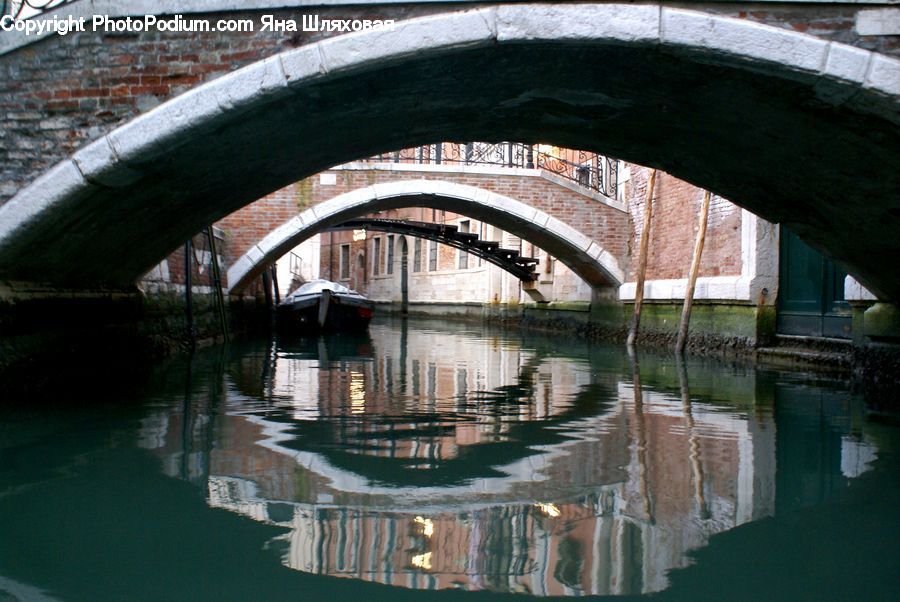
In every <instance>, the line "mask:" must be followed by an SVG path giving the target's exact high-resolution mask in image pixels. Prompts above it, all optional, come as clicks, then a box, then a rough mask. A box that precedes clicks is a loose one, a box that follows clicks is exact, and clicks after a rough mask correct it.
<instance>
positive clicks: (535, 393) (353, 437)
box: [241, 326, 615, 500]
mask: <svg viewBox="0 0 900 602" xmlns="http://www.w3.org/2000/svg"><path fill="white" fill-rule="evenodd" d="M370 331H371V333H372V335H371V348H372V349H375V350H377V352H376V353H374V354H373V355H371V356H365V355H361V354H360V353H359V352H358V350H359V349H360V347H361V346H363V345H362V343H361V342H360V341H359V340H358V339H353V338H349V339H348V338H346V337H340V338H339V339H338V338H330V339H325V338H322V339H308V340H304V341H295V342H292V343H291V344H289V345H287V346H283V347H281V348H280V351H279V352H278V353H277V354H272V353H263V354H257V355H256V356H255V357H257V358H258V360H259V361H261V362H265V363H266V366H265V367H262V366H260V370H261V372H262V373H268V374H269V375H270V382H269V383H268V384H266V385H265V386H263V387H256V386H254V385H255V384H257V383H256V382H254V381H249V384H250V385H251V389H250V390H248V391H246V393H247V394H248V396H255V395H258V394H259V393H260V392H262V391H263V390H265V391H268V392H269V394H270V399H273V400H275V401H276V402H277V403H275V404H273V405H271V406H270V407H268V408H266V409H265V410H262V409H261V408H260V409H257V410H255V411H254V412H253V413H252V414H251V415H248V416H246V419H247V420H249V421H258V423H259V426H260V428H261V429H262V430H264V431H265V432H266V433H267V442H266V443H265V445H270V446H271V447H272V448H273V449H278V450H280V452H281V453H286V454H291V455H293V456H295V457H296V458H297V459H298V462H300V463H301V464H303V465H311V466H312V465H315V466H321V465H323V463H324V464H327V465H328V467H329V468H328V473H329V474H330V475H331V478H332V479H336V480H337V481H339V482H341V483H343V485H342V487H349V488H351V489H353V490H356V491H369V492H370V493H372V492H375V491H377V490H379V489H378V487H374V488H372V486H371V485H370V484H369V483H381V484H383V485H384V486H385V487H398V486H403V487H410V488H413V489H414V490H415V492H419V493H421V492H422V491H424V490H425V489H423V487H426V486H427V485H429V484H431V485H434V486H435V487H438V488H441V489H443V490H446V488H448V487H450V488H452V487H454V486H456V485H459V484H461V483H464V482H466V481H468V480H471V479H480V481H479V483H482V484H484V486H485V487H493V485H488V484H490V483H497V482H499V481H502V480H504V479H506V478H507V476H508V475H510V474H515V475H519V478H520V479H521V480H522V481H523V482H525V481H531V480H534V479H538V480H541V479H540V477H539V475H537V472H539V470H540V469H541V468H542V466H543V464H542V461H539V460H535V458H540V457H543V456H542V455H541V453H540V451H539V450H540V449H542V448H543V447H547V446H554V445H557V444H559V443H561V442H563V441H565V439H566V437H565V436H564V435H562V434H560V433H559V432H558V430H559V429H560V428H563V427H564V425H566V424H568V423H570V422H573V421H577V420H580V419H584V418H587V417H590V416H593V415H594V414H595V413H597V411H598V407H597V405H598V404H597V402H596V400H598V399H611V398H613V397H614V396H615V381H614V379H612V378H611V377H607V378H602V377H598V376H597V375H592V374H591V372H590V370H589V369H587V366H586V365H585V364H584V363H583V361H582V362H580V363H578V362H573V361H572V360H568V359H564V358H558V357H554V356H551V355H545V354H543V353H541V352H535V351H530V350H522V349H519V348H515V347H510V346H508V345H500V346H497V347H496V348H495V349H493V350H491V349H487V346H485V345H484V344H483V342H480V341H478V340H477V339H476V338H472V337H470V336H468V335H465V334H459V333H456V334H453V335H451V334H449V333H448V332H446V331H444V332H442V333H441V340H440V341H438V342H427V341H426V340H425V339H421V338H418V339H417V338H416V337H415V336H411V337H410V338H409V340H407V341H406V344H402V339H403V338H404V337H405V336H406V335H405V334H404V331H403V330H402V329H401V330H391V329H387V328H380V327H377V326H375V327H373V328H371V329H370ZM428 341H431V339H428ZM450 348H456V350H457V352H458V353H459V354H460V355H461V356H464V357H468V358H471V361H470V362H468V363H465V364H461V363H459V362H457V363H456V365H453V362H442V361H440V356H441V355H442V354H445V353H448V350H449V349H450ZM403 349H408V351H407V352H406V355H407V356H408V358H404V357H402V354H401V353H400V352H399V351H398V352H396V353H395V352H394V350H403ZM429 353H430V354H431V355H430V356H429V355H428V354H429ZM451 357H453V355H452V354H451ZM429 358H430V359H429ZM436 360H437V361H436ZM322 362H336V363H338V364H339V365H340V369H339V370H324V371H319V370H316V368H317V366H318V365H319V364H321V363H322ZM537 381H541V382H537ZM241 382H242V383H245V384H247V383H248V380H247V379H242V380H241ZM260 384H261V383H260ZM354 397H356V398H354ZM398 399H400V401H397V400H398ZM404 400H405V401H404ZM410 400H418V401H410ZM360 403H362V404H363V405H359V404H360ZM356 412H366V413H367V414H368V415H369V419H367V420H366V421H357V420H355V419H354V415H355V413H356ZM447 416H449V417H450V418H449V419H447V418H445V417H447ZM485 416H489V417H490V421H485V420H484V418H485ZM373 417H374V418H373ZM479 420H481V422H479ZM477 456H482V457H484V458H485V460H484V461H479V462H473V461H472V459H473V457H477ZM501 467H502V468H501ZM422 469H426V470H422ZM426 489H427V488H426ZM416 497H417V496H416V495H415V494H414V492H413V491H410V492H409V499H410V500H413V499H416Z"/></svg>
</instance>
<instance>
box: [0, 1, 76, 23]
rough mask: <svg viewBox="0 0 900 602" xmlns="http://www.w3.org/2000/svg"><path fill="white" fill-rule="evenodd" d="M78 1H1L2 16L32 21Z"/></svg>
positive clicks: (0, 14)
mask: <svg viewBox="0 0 900 602" xmlns="http://www.w3.org/2000/svg"><path fill="white" fill-rule="evenodd" d="M76 1H77V0H0V16H3V15H12V18H13V19H17V20H18V19H30V18H31V17H36V16H38V15H40V14H42V13H45V12H47V11H49V10H53V9H54V8H56V7H57V6H62V5H63V4H70V3H72V2H76Z"/></svg>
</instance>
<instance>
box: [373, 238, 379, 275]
mask: <svg viewBox="0 0 900 602" xmlns="http://www.w3.org/2000/svg"><path fill="white" fill-rule="evenodd" d="M372 242H373V243H374V245H375V248H374V249H373V251H374V252H373V253H372V275H373V276H377V275H378V274H380V273H381V237H380V236H379V237H376V238H375V239H373V241H372Z"/></svg>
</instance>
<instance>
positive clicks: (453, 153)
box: [366, 142, 618, 198]
mask: <svg viewBox="0 0 900 602" xmlns="http://www.w3.org/2000/svg"><path fill="white" fill-rule="evenodd" d="M366 160H367V161H378V162H391V163H413V164H428V165H443V164H448V165H453V164H456V165H494V166H499V167H524V168H528V169H543V170H546V171H549V172H551V173H554V174H557V175H559V176H562V177H563V178H566V179H567V180H571V181H572V182H575V183H576V184H579V185H581V186H584V187H586V188H589V189H591V190H594V191H596V192H599V193H600V194H603V195H606V196H608V197H611V198H615V197H616V188H617V184H618V179H617V173H618V160H617V159H613V158H612V157H604V156H603V155H598V154H597V153H591V152H587V151H580V150H572V149H568V148H559V147H556V146H549V145H545V144H523V143H521V142H496V143H490V142H442V143H438V144H429V145H427V146H417V147H414V148H405V149H402V150H398V151H393V152H390V153H382V154H380V155H376V156H374V157H370V158H369V159H366Z"/></svg>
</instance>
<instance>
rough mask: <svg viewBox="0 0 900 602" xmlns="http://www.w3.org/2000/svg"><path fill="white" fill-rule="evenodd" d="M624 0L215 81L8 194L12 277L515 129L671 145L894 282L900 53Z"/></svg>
mask: <svg viewBox="0 0 900 602" xmlns="http://www.w3.org/2000/svg"><path fill="white" fill-rule="evenodd" d="M614 8H615V7H612V6H611V5H605V6H602V7H600V8H599V9H598V10H600V11H609V10H612V9H614ZM619 9H620V10H624V11H626V12H624V13H622V12H619V13H618V15H619V18H618V20H609V18H608V15H607V21H609V25H608V26H607V31H604V32H600V33H597V32H595V31H590V32H588V31H585V28H583V27H582V26H581V24H582V23H583V22H585V21H594V22H595V23H596V22H598V21H596V19H599V18H602V17H603V16H604V14H602V13H597V14H596V15H594V14H589V16H592V17H594V19H586V18H585V12H584V11H585V10H588V11H589V12H590V7H585V6H574V7H572V6H570V7H561V8H559V9H558V10H557V12H553V13H552V14H543V15H539V16H538V18H537V19H535V14H536V13H534V12H533V10H532V11H531V12H529V5H517V6H511V7H508V9H499V10H494V9H486V10H482V11H474V12H467V13H458V14H449V15H442V16H440V17H433V18H429V19H425V20H420V21H410V22H407V23H405V24H403V25H401V26H400V27H399V28H398V30H397V31H395V32H386V33H385V32H383V33H377V32H369V33H364V34H357V35H353V36H344V37H340V38H334V39H331V40H326V41H324V42H321V43H320V44H317V45H315V46H312V47H305V48H300V49H298V50H294V51H289V52H286V53H283V54H282V55H280V56H278V57H275V58H273V59H269V60H267V61H264V62H262V63H257V64H255V65H253V66H251V67H249V68H248V69H246V70H243V71H240V72H236V73H234V74H232V75H230V76H226V77H223V78H221V79H219V80H216V81H214V82H212V83H210V84H207V85H205V86H202V87H200V88H198V89H196V90H194V91H192V92H190V93H188V94H186V95H184V96H182V97H179V98H176V99H175V100H174V101H172V102H170V103H167V104H166V105H163V106H162V107H160V108H158V109H156V110H154V111H152V112H150V113H148V114H146V115H144V116H142V117H141V118H138V119H137V120H135V121H133V122H131V123H130V124H127V125H126V126H124V127H122V128H120V129H119V130H116V131H114V132H112V133H111V134H109V135H108V136H107V137H104V138H102V139H100V140H99V141H97V142H95V143H94V144H92V145H91V146H88V147H87V148H85V149H83V150H82V151H80V152H79V153H77V154H76V155H75V156H74V158H73V160H69V161H65V162H63V163H61V164H59V165H58V166H57V167H56V168H54V169H53V170H52V171H51V172H48V174H46V175H45V176H43V177H42V178H40V179H39V180H37V181H36V182H35V183H34V184H33V185H32V186H31V187H29V188H27V189H26V190H24V191H22V192H21V193H20V194H19V195H18V196H17V197H15V198H13V199H12V200H11V201H10V202H8V203H7V204H6V205H4V206H3V208H2V209H0V277H3V278H5V279H8V280H24V281H38V280H41V281H47V282H51V283H54V284H57V285H66V286H74V287H83V286H85V285H88V284H112V285H127V284H129V283H132V282H134V281H135V279H137V278H138V277H139V276H140V275H141V274H142V273H144V272H145V271H147V270H148V269H149V268H150V267H151V266H152V265H153V264H155V263H156V262H158V261H159V260H160V259H161V258H163V257H165V256H166V255H167V254H168V253H169V252H170V251H171V250H172V249H174V248H175V247H177V246H178V245H179V244H181V243H182V242H183V241H184V240H185V239H187V238H188V237H190V236H191V235H192V234H193V233H195V232H197V231H199V230H200V229H201V228H202V227H203V226H205V225H206V224H210V223H212V222H214V221H216V220H218V219H220V218H221V217H223V216H225V215H227V214H229V213H230V212H232V211H234V210H236V209H238V208H239V207H241V206H243V205H245V204H247V203H249V202H252V201H253V200H255V199H257V198H260V197H261V196H263V195H265V194H266V193H268V192H271V191H272V190H275V189H277V188H280V187H282V186H285V185H287V184H289V183H291V182H293V181H296V180H298V179H301V178H303V177H306V176H309V175H311V174H314V173H316V172H318V171H321V170H323V169H326V168H328V167H330V166H332V165H336V164H340V163H343V162H346V161H349V160H352V159H355V158H358V157H362V156H371V155H374V154H377V153H379V152H386V151H389V150H392V149H397V148H405V147H410V146H415V145H419V144H427V143H433V142H435V141H438V140H442V139H457V140H501V139H502V140H539V141H543V142H547V143H553V144H557V145H560V146H565V147H568V148H583V149H587V150H594V151H598V152H602V153H604V154H608V155H612V156H617V157H620V158H622V159H625V160H628V161H633V162H636V163H642V164H646V165H651V166H656V167H660V168H662V169H664V170H666V171H668V172H670V173H672V174H673V175H676V176H678V177H680V178H682V179H685V180H687V181H689V182H692V183H694V184H697V185H700V186H703V187H705V188H709V189H711V190H713V191H715V192H716V193H718V194H720V195H723V196H725V197H727V198H729V199H732V200H733V201H734V202H735V203H737V204H739V205H741V206H743V207H745V208H747V209H750V210H751V211H753V212H755V213H757V214H759V215H761V216H763V217H764V218H766V219H768V220H770V221H775V222H782V223H784V224H786V225H789V226H790V227H791V228H792V229H793V230H795V231H796V232H798V233H799V234H800V235H801V236H802V237H803V238H804V239H805V240H807V241H808V242H810V243H812V244H813V245H814V246H816V247H818V248H820V249H823V250H825V251H826V252H827V253H828V254H829V255H831V256H832V257H833V258H835V259H836V260H838V261H839V262H840V263H841V264H843V265H844V266H845V267H846V268H847V269H848V270H849V271H850V272H851V273H852V274H853V275H855V276H856V277H857V278H858V279H859V280H860V281H861V282H863V283H864V284H865V285H866V286H867V287H869V288H870V289H871V290H872V291H873V292H875V293H876V294H877V295H879V296H880V297H881V298H884V299H892V300H893V299H900V279H897V278H896V270H895V267H894V266H895V263H894V262H895V260H896V257H897V256H898V255H900V241H898V239H897V237H896V231H897V228H898V226H900V205H898V201H897V199H898V198H900V128H898V123H900V111H898V105H897V96H898V93H900V81H898V76H897V73H898V70H897V65H896V61H895V60H893V59H887V58H885V57H881V56H879V55H872V54H871V53H868V52H866V51H861V50H857V49H852V48H849V47H843V46H840V45H837V44H828V43H825V42H821V41H818V40H816V39H815V38H811V37H808V36H802V35H799V34H793V33H787V32H784V31H774V30H773V31H769V29H770V28H766V27H762V26H758V25H752V24H743V25H741V27H747V28H751V29H752V30H753V33H754V34H756V35H758V36H760V37H759V39H758V40H757V42H758V43H759V44H760V48H761V49H760V50H748V49H747V48H743V49H742V48H740V45H739V44H738V43H737V42H735V44H734V47H732V48H725V47H723V46H725V45H727V44H729V43H730V42H729V35H731V34H730V33H729V31H731V30H729V27H738V26H737V25H732V23H733V22H732V21H731V20H728V19H721V18H715V17H709V16H704V15H701V14H699V13H690V12H689V11H669V12H668V13H666V12H665V11H663V18H667V19H668V24H669V25H668V28H667V29H665V31H667V32H668V33H667V34H666V35H665V36H664V37H662V38H661V37H660V35H661V34H660V32H661V31H662V30H663V29H664V28H661V27H660V26H659V23H658V21H657V23H656V25H655V26H654V25H653V19H654V17H655V18H657V19H658V18H659V15H660V13H659V10H658V7H619ZM644 9H647V11H645V10H644ZM642 11H644V12H642ZM645 13H646V14H645ZM679 15H680V17H679ZM601 22H602V21H601ZM648 22H649V23H650V24H649V25H648V24H647V23H648ZM550 25H552V27H550ZM679 28H680V29H679ZM717 28H718V29H717ZM717 32H718V33H717ZM731 33H732V34H733V33H734V32H731ZM767 36H768V37H767ZM732 37H734V39H735V40H738V39H739V38H740V36H739V35H737V34H734V35H733V36H732ZM713 39H714V41H711V40H713ZM723 39H724V41H722V40H723ZM717 44H718V47H713V46H715V45H717ZM787 47H789V50H790V51H789V52H788V51H786V50H784V48H787ZM745 51H746V52H745ZM780 53H781V54H780Z"/></svg>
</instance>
